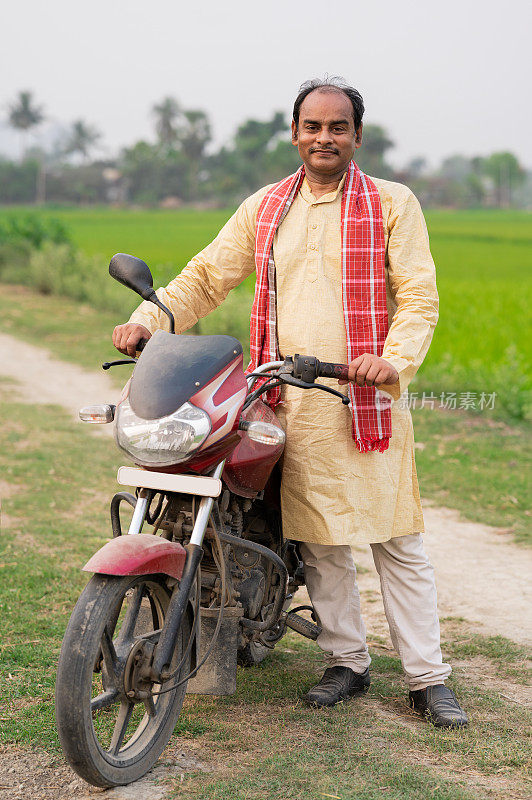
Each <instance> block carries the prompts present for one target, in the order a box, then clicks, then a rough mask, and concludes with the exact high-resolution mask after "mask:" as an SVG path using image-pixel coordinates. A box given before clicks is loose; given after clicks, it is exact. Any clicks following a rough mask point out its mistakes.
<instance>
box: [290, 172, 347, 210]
mask: <svg viewBox="0 0 532 800" xmlns="http://www.w3.org/2000/svg"><path fill="white" fill-rule="evenodd" d="M344 183H345V173H344V175H343V177H342V180H341V181H340V183H339V184H338V187H337V188H336V189H335V190H334V191H332V192H327V194H324V195H322V196H321V197H318V198H316V197H314V195H313V194H312V192H311V191H310V186H309V185H308V181H307V178H306V176H305V177H304V178H303V183H302V184H301V189H300V190H299V193H300V195H301V197H302V198H303V200H304V201H305V202H306V203H309V204H314V205H318V204H319V203H332V202H333V201H334V200H336V198H337V197H338V195H339V194H340V192H342V191H343V188H344Z"/></svg>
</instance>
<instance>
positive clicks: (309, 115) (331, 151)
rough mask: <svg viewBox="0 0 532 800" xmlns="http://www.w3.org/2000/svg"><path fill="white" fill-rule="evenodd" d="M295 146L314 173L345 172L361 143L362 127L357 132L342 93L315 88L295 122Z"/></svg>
mask: <svg viewBox="0 0 532 800" xmlns="http://www.w3.org/2000/svg"><path fill="white" fill-rule="evenodd" d="M292 144H295V145H296V146H297V149H298V150H299V155H300V156H301V159H302V161H303V163H304V165H305V166H306V167H307V169H309V170H310V171H312V172H313V173H315V174H320V175H324V176H327V175H331V176H333V175H337V174H338V173H342V172H344V171H345V170H346V168H347V165H348V164H349V162H350V161H351V159H352V158H353V155H354V153H355V150H356V149H357V148H358V147H360V145H361V144H362V124H361V125H360V127H359V128H358V130H355V122H354V118H353V106H352V104H351V101H350V99H349V98H348V97H346V95H345V94H343V92H335V91H320V90H319V89H315V90H314V91H313V92H311V93H310V94H309V95H307V96H306V97H305V99H304V100H303V102H302V104H301V108H300V109H299V125H298V127H297V128H296V125H295V122H294V121H293V120H292Z"/></svg>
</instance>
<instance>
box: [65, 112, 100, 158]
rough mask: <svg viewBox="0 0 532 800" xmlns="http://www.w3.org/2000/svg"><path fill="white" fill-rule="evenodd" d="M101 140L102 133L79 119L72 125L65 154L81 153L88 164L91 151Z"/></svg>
mask: <svg viewBox="0 0 532 800" xmlns="http://www.w3.org/2000/svg"><path fill="white" fill-rule="evenodd" d="M99 139H101V133H100V132H99V131H98V130H97V129H96V128H93V127H91V126H90V125H88V124H87V123H86V122H83V120H82V119H78V120H76V121H75V122H73V123H72V129H71V131H70V136H69V138H68V140H67V143H66V146H65V153H67V154H69V153H79V154H80V155H81V157H82V158H83V160H84V161H85V163H86V162H87V161H88V157H89V151H90V150H91V149H92V148H93V147H94V145H95V144H96V142H97V141H98V140H99Z"/></svg>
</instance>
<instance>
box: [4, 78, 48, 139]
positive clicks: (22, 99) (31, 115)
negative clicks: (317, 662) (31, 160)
mask: <svg viewBox="0 0 532 800" xmlns="http://www.w3.org/2000/svg"><path fill="white" fill-rule="evenodd" d="M43 119H44V111H43V109H42V107H41V106H36V105H35V104H34V102H33V97H32V93H31V92H30V91H23V92H19V93H18V95H17V99H16V100H15V102H14V103H12V104H11V105H10V106H9V124H10V125H11V127H12V128H15V130H18V131H21V133H22V137H23V142H24V150H25V149H26V143H27V134H28V133H29V131H30V130H31V129H32V128H35V127H36V126H37V125H40V123H41V122H42V121H43Z"/></svg>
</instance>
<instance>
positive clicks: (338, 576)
mask: <svg viewBox="0 0 532 800" xmlns="http://www.w3.org/2000/svg"><path fill="white" fill-rule="evenodd" d="M299 548H300V552H301V557H302V558H303V563H304V565H305V581H306V584H307V589H308V593H309V596H310V599H311V601H312V605H313V606H314V610H315V612H316V615H317V618H318V621H319V624H320V625H321V627H322V633H321V634H320V636H319V637H318V645H319V646H320V648H321V649H322V650H323V651H324V652H325V654H326V656H327V661H328V666H330V667H334V666H339V665H341V666H346V667H351V669H353V670H354V671H355V672H364V670H365V669H366V668H367V667H368V666H369V664H370V662H371V658H370V656H369V653H368V646H367V644H366V628H365V625H364V622H363V620H362V616H361V613H360V594H359V591H358V587H357V583H356V568H355V563H354V561H353V554H352V552H351V548H350V547H349V546H347V545H323V544H313V543H310V542H300V543H299ZM371 550H372V554H373V560H374V562H375V567H376V569H377V572H378V573H379V577H380V581H381V591H382V598H383V601H384V610H385V612H386V619H387V620H388V625H389V626H390V635H391V638H392V642H393V645H394V647H395V649H396V650H397V652H398V654H399V656H400V658H401V663H402V665H403V670H404V672H405V677H406V682H407V684H408V687H409V689H410V690H411V691H415V690H416V689H424V688H425V687H427V686H433V685H434V684H437V683H443V681H444V680H445V679H446V678H448V677H449V675H450V674H451V667H450V666H449V664H444V663H443V662H442V655H441V650H440V624H439V620H438V610H437V605H436V586H435V583H434V570H433V568H432V566H431V565H430V563H429V561H428V558H427V555H426V553H425V551H424V549H423V539H422V537H421V534H410V535H408V536H398V537H396V538H394V539H390V540H389V541H387V542H380V543H378V544H372V545H371Z"/></svg>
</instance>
